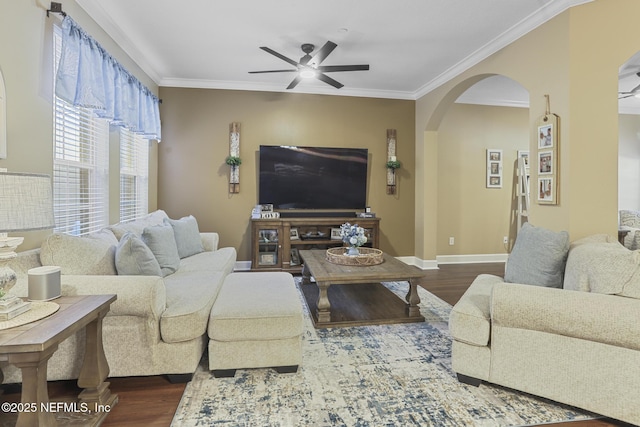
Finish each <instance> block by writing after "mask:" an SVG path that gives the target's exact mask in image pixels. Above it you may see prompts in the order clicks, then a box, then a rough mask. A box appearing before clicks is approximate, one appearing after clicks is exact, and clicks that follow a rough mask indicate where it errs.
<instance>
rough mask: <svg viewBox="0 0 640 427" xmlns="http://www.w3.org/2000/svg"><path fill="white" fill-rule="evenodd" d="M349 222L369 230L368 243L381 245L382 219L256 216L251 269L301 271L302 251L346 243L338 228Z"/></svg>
mask: <svg viewBox="0 0 640 427" xmlns="http://www.w3.org/2000/svg"><path fill="white" fill-rule="evenodd" d="M345 222H348V223H350V224H358V225H359V226H360V227H362V228H364V229H365V230H366V235H367V243H366V244H365V246H368V247H373V248H378V247H379V242H380V218H357V217H355V216H351V217H328V218H325V217H315V218H313V217H304V218H273V219H252V220H251V269H252V270H259V271H265V270H276V271H288V272H290V273H300V272H301V271H302V265H301V264H300V256H299V254H298V252H299V251H300V250H302V249H327V248H331V247H335V246H342V245H343V242H342V240H340V238H339V237H337V236H336V235H335V234H336V229H339V228H340V226H341V225H342V224H344V223H345ZM332 230H333V234H334V238H333V239H332V238H331V235H332ZM336 237H337V238H336Z"/></svg>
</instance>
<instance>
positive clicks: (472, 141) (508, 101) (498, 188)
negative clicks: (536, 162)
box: [427, 74, 530, 264]
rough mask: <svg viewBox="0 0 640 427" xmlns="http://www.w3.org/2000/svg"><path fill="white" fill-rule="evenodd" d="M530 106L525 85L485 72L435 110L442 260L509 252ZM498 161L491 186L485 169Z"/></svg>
mask: <svg viewBox="0 0 640 427" xmlns="http://www.w3.org/2000/svg"><path fill="white" fill-rule="evenodd" d="M528 106H529V96H528V91H527V90H526V89H525V88H524V87H523V86H522V85H521V84H519V83H517V82H516V81H514V80H512V79H510V78H509V77H506V76H503V75H492V74H483V75H478V76H474V77H471V78H469V79H466V80H465V81H463V82H461V83H459V84H458V85H456V86H455V87H454V88H452V89H451V90H450V91H449V92H448V93H447V94H446V95H445V96H444V97H442V100H441V102H440V103H439V104H438V106H437V107H436V108H435V109H434V114H433V115H432V116H431V118H430V120H429V123H428V124H427V134H431V136H432V137H433V138H434V139H435V141H434V142H435V144H436V150H435V152H436V153H437V159H435V160H436V161H435V162H434V163H435V165H436V168H437V173H436V176H435V182H437V186H436V188H435V200H437V203H436V204H435V229H436V236H435V239H436V245H435V249H436V254H435V255H436V259H437V261H438V264H440V263H448V262H474V261H499V260H503V259H504V258H506V254H507V253H508V251H509V248H510V244H512V242H513V241H514V239H515V233H516V227H515V216H514V208H515V191H514V189H515V188H516V187H515V185H516V177H515V163H516V160H517V156H518V152H519V151H520V152H522V151H528V149H529V140H530V135H529V109H528ZM517 107H520V108H517ZM488 150H491V151H492V152H493V151H494V150H495V151H496V152H498V153H499V154H500V159H499V162H488V160H487V152H488ZM494 163H495V164H494ZM498 164H499V167H500V174H499V178H498V179H497V181H496V182H497V183H498V185H492V186H489V185H488V182H487V168H488V167H489V165H491V166H496V167H497V166H498ZM494 184H495V183H494ZM505 237H506V238H507V242H508V243H506V244H505V243H503V239H504V238H505ZM500 254H502V256H501V255H500Z"/></svg>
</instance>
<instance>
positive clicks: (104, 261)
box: [40, 231, 118, 275]
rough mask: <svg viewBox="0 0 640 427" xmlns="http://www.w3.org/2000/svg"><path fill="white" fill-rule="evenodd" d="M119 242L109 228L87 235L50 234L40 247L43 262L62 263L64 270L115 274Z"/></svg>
mask: <svg viewBox="0 0 640 427" xmlns="http://www.w3.org/2000/svg"><path fill="white" fill-rule="evenodd" d="M117 243H118V241H117V240H116V239H115V237H114V236H113V234H111V233H110V232H106V231H104V232H98V233H96V235H95V236H92V235H88V236H86V237H79V236H70V235H68V234H51V235H50V236H49V237H47V239H46V240H45V241H44V242H42V246H41V247H40V262H41V263H42V265H55V266H58V267H60V272H61V273H62V274H81V275H85V274H90V275H115V274H116V265H115V252H116V244H117Z"/></svg>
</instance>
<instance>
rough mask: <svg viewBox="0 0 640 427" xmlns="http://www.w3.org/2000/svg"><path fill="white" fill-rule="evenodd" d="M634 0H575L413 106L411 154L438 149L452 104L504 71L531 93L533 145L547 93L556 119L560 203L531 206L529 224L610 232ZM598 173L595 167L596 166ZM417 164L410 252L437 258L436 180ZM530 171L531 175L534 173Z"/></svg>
mask: <svg viewBox="0 0 640 427" xmlns="http://www.w3.org/2000/svg"><path fill="white" fill-rule="evenodd" d="M639 14H640V2H637V1H634V0H618V1H610V0H596V1H594V2H591V3H587V4H584V5H581V6H576V7H574V8H571V9H570V10H568V11H566V12H564V13H562V14H560V15H558V16H557V17H555V18H553V19H552V20H550V21H549V22H547V23H545V24H544V25H541V26H540V27H538V28H537V29H535V30H534V31H532V32H530V33H529V34H527V35H525V36H524V37H522V38H521V39H519V40H518V41H516V42H514V43H512V44H511V45H509V46H507V47H505V48H504V49H502V50H500V51H498V52H497V53H495V54H494V55H492V56H490V57H489V58H487V59H486V60H484V61H482V62H480V63H479V64H477V65H476V66H474V67H472V68H471V69H469V70H467V71H465V72H464V73H462V74H461V75H459V76H458V77H456V78H455V79H453V80H451V81H450V82H448V83H446V84H445V85H443V86H441V87H439V88H437V89H436V90H434V91H433V92H431V93H429V94H427V95H425V96H424V97H422V98H421V99H419V100H418V101H417V104H416V136H417V140H416V155H417V162H418V163H420V162H422V161H428V159H429V158H431V157H433V156H437V149H436V147H437V146H438V145H437V141H438V137H439V135H438V130H439V128H440V124H441V120H442V117H443V116H444V114H445V113H446V111H447V109H448V107H449V105H450V104H451V102H453V100H455V99H456V98H457V96H458V95H459V94H460V93H462V92H463V91H464V90H466V88H468V87H469V86H470V85H471V84H473V83H474V82H475V81H477V79H479V78H482V77H484V76H488V75H493V74H503V75H506V76H508V77H510V78H512V79H513V80H515V81H517V82H519V83H520V84H522V85H523V86H524V87H525V88H526V89H527V90H528V91H529V95H530V116H529V129H530V135H531V136H530V142H529V145H530V147H534V141H535V139H534V136H533V135H534V129H535V123H536V120H538V118H539V117H541V116H542V115H543V114H544V113H545V107H546V103H545V97H544V95H546V94H548V95H549V98H550V105H551V111H552V112H553V113H556V114H558V115H559V116H560V118H561V123H560V140H561V150H560V154H559V157H560V162H561V171H560V191H559V200H560V203H559V205H558V206H543V205H537V204H535V203H534V204H532V208H531V218H530V220H531V222H532V223H533V224H536V225H540V226H543V227H547V228H551V229H554V230H567V231H569V233H570V235H571V238H572V239H577V238H580V237H583V236H586V235H589V234H593V233H608V234H610V235H615V234H616V229H617V206H618V200H617V195H618V191H617V176H618V174H617V162H618V113H617V84H618V69H619V67H620V65H622V64H623V63H624V62H625V61H626V60H627V59H628V58H629V57H630V56H631V55H633V54H634V53H635V52H637V51H638V50H639V49H640V26H638V25H637V24H636V22H635V21H636V17H637V16H638V15H639ZM596 171H597V172H596ZM429 173H430V172H428V171H423V170H420V169H418V170H417V175H416V180H417V182H418V183H424V186H423V187H422V188H420V184H418V186H417V188H418V189H419V194H416V200H417V207H416V209H417V210H416V220H417V224H416V230H420V232H421V233H422V236H419V237H417V238H416V242H418V244H417V245H416V256H418V257H420V258H422V259H433V257H434V256H435V255H436V253H437V242H436V241H435V240H434V238H433V236H436V235H437V229H435V228H434V224H436V223H437V221H435V222H434V220H433V218H434V216H437V208H436V207H434V206H433V205H432V204H431V203H430V202H429V201H430V200H432V197H433V195H434V194H437V184H434V183H432V182H430V181H429V179H428V178H430V176H429ZM536 178H537V177H536V174H535V171H533V173H532V178H531V179H532V182H535V180H536Z"/></svg>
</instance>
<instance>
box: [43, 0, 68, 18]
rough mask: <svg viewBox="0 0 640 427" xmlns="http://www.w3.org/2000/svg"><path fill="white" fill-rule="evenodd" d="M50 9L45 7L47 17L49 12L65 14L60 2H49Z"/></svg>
mask: <svg viewBox="0 0 640 427" xmlns="http://www.w3.org/2000/svg"><path fill="white" fill-rule="evenodd" d="M49 7H50V8H51V9H47V18H48V17H49V12H52V13H59V14H60V15H62V16H67V14H66V13H65V12H63V11H62V3H56V2H53V1H52V2H51V6H49Z"/></svg>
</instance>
